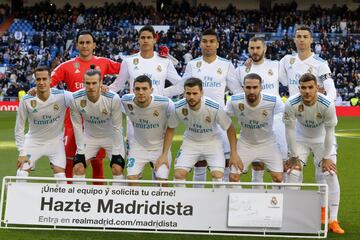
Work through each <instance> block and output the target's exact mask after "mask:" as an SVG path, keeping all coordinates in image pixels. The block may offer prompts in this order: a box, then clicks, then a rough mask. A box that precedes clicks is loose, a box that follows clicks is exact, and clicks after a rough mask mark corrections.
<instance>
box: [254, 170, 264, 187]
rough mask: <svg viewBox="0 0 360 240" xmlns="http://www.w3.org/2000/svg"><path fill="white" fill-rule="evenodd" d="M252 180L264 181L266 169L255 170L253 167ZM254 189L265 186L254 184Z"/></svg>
mask: <svg viewBox="0 0 360 240" xmlns="http://www.w3.org/2000/svg"><path fill="white" fill-rule="evenodd" d="M251 181H252V182H256V183H262V182H264V170H260V171H255V170H254V169H252V175H251ZM252 188H253V189H264V186H259V185H258V186H252Z"/></svg>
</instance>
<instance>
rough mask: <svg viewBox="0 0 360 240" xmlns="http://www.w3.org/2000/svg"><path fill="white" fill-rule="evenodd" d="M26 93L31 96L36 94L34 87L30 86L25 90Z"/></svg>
mask: <svg viewBox="0 0 360 240" xmlns="http://www.w3.org/2000/svg"><path fill="white" fill-rule="evenodd" d="M27 94H29V95H31V96H35V95H36V88H35V87H33V88H30V89H29V91H28V92H27Z"/></svg>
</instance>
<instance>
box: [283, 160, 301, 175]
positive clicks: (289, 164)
mask: <svg viewBox="0 0 360 240" xmlns="http://www.w3.org/2000/svg"><path fill="white" fill-rule="evenodd" d="M301 167H302V166H301V160H300V159H299V158H298V157H291V158H289V159H288V160H287V161H286V162H285V164H284V170H285V169H286V170H285V171H286V172H287V173H288V174H290V173H291V171H292V170H299V171H300V170H301Z"/></svg>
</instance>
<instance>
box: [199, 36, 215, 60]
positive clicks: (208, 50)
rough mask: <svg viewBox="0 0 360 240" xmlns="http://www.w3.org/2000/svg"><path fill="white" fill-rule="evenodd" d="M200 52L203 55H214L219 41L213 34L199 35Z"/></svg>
mask: <svg viewBox="0 0 360 240" xmlns="http://www.w3.org/2000/svg"><path fill="white" fill-rule="evenodd" d="M200 47H201V53H202V55H203V56H205V57H211V56H214V55H216V50H217V49H218V47H219V42H218V40H217V39H216V36H214V35H204V36H202V37H201V43H200Z"/></svg>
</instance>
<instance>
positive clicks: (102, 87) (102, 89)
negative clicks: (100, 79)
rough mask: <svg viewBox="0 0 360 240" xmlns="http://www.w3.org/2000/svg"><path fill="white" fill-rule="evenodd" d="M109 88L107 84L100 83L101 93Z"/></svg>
mask: <svg viewBox="0 0 360 240" xmlns="http://www.w3.org/2000/svg"><path fill="white" fill-rule="evenodd" d="M109 90H110V88H109V86H106V85H101V92H102V93H107V92H108V91H109Z"/></svg>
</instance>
